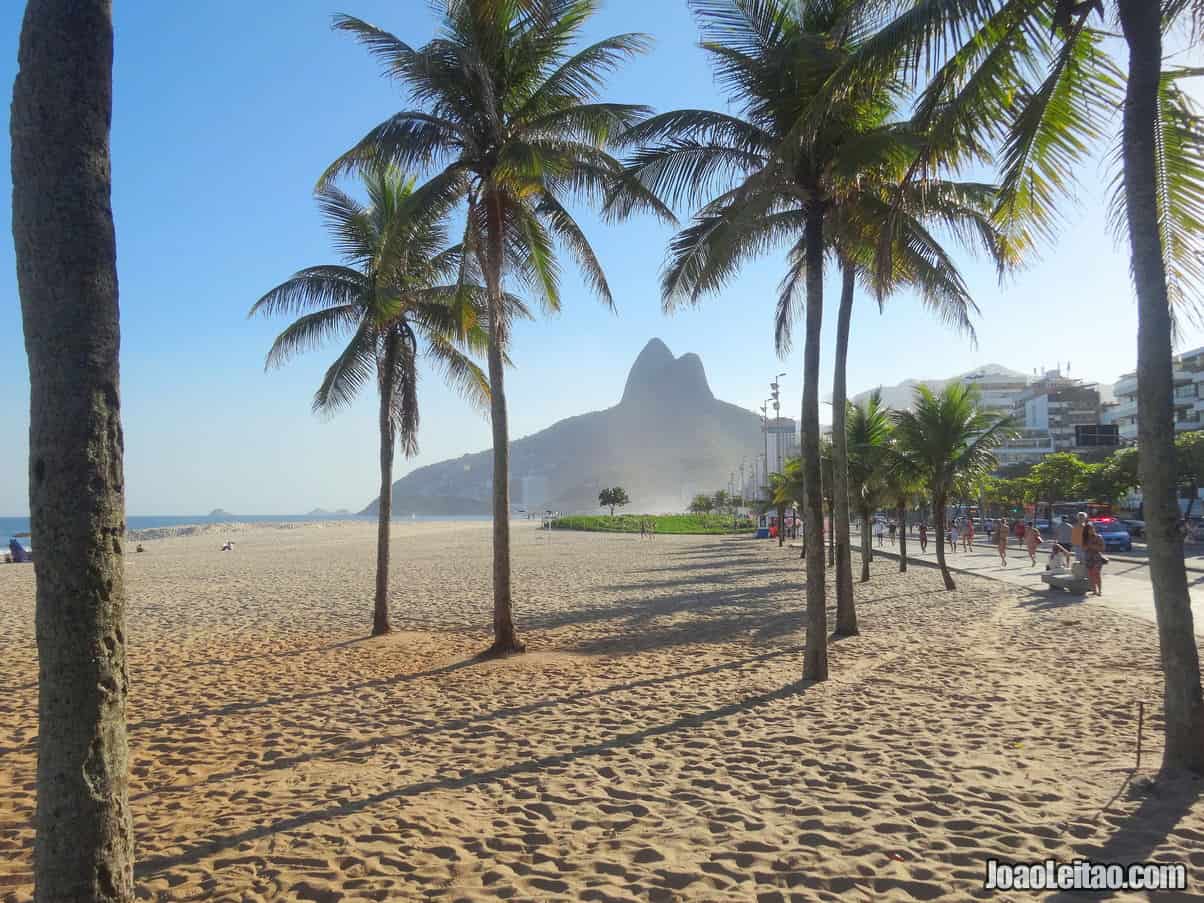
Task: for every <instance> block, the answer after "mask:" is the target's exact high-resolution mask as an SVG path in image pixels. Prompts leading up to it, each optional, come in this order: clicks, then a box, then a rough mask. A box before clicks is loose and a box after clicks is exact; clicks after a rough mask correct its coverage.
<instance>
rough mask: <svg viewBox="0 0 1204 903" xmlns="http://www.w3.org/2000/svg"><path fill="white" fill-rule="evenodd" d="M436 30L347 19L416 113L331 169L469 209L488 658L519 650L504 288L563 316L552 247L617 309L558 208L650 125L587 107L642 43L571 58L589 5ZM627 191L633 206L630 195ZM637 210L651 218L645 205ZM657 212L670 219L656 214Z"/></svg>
mask: <svg viewBox="0 0 1204 903" xmlns="http://www.w3.org/2000/svg"><path fill="white" fill-rule="evenodd" d="M436 5H437V7H438V8H439V10H440V13H441V19H442V23H441V24H442V32H441V34H440V35H438V36H437V37H435V38H434V39H433V40H431V41H430V42H428V43H427V44H425V45H424V46H422V47H420V48H418V49H414V48H412V47H410V46H409V45H407V44H405V43H404V42H403V41H400V40H398V39H397V38H396V37H394V36H393V35H391V34H389V33H388V32H386V31H383V30H382V29H379V28H377V27H375V26H373V25H369V24H368V23H366V22H364V21H361V20H360V19H356V18H353V17H351V16H337V17H336V18H335V20H334V24H335V28H337V29H340V30H343V31H347V32H350V33H351V34H353V35H354V36H355V37H356V38H357V39H358V40H359V41H360V42H361V43H362V44H364V45H365V46H366V47H367V48H368V50H369V51H370V52H371V53H372V54H373V55H374V56H376V57H377V58H378V59H379V60H380V61H381V62H382V63H383V64H384V66H385V69H386V72H387V74H388V75H389V76H391V77H393V78H395V79H397V80H398V81H399V82H401V83H402V85H403V86H404V87H405V88H406V89H407V91H408V92H409V94H410V98H411V100H412V102H413V103H414V107H413V108H411V109H408V110H405V111H402V112H399V113H397V114H395V115H393V116H392V117H390V118H389V119H387V120H385V121H384V122H382V123H381V124H380V125H378V126H376V127H375V128H374V129H372V130H371V131H370V132H368V134H367V135H365V136H364V137H363V138H362V139H361V140H360V141H359V143H358V144H356V145H355V147H353V148H352V149H351V150H349V151H348V152H347V153H345V154H343V156H341V157H340V158H339V159H338V160H336V161H335V162H334V163H333V164H332V165H331V167H330V168H329V169H328V170H327V172H326V174H325V176H324V177H323V179H324V180H326V179H329V178H331V177H333V176H334V175H336V174H338V173H340V172H343V171H345V170H348V169H354V168H357V167H361V166H364V165H365V164H370V163H372V162H373V161H382V160H384V161H389V162H392V163H394V164H395V165H398V166H403V167H412V166H422V167H434V168H435V169H436V170H437V172H436V174H435V175H434V176H433V177H432V179H431V183H432V185H435V186H438V193H441V194H442V195H443V196H445V197H448V198H459V199H462V200H464V202H465V205H466V218H465V233H464V241H463V244H464V248H465V251H466V254H467V255H471V256H472V257H473V258H475V260H476V262H477V266H478V268H479V269H480V271H481V273H482V274H483V276H484V282H485V288H486V295H487V323H488V335H489V339H490V341H489V348H488V360H489V384H490V386H491V388H492V394H491V398H490V419H491V422H492V428H493V604H494V612H493V628H494V642H493V646H492V647H491V650H490V651H491V652H492V653H495V654H505V653H511V652H521V651H522V650H523V648H524V645H523V643H522V642H520V640H519V638H518V634H517V632H516V631H515V627H514V615H513V599H512V594H511V580H510V520H509V518H510V480H509V427H508V425H507V410H506V394H505V385H504V373H503V367H504V362H505V349H506V347H507V341H508V338H509V335H510V322H509V319H510V318H509V316H508V313H507V305H506V302H505V288H504V284H505V283H506V281H510V282H513V283H517V284H518V285H520V286H522V287H523V288H524V289H526V290H528V291H530V292H532V293H533V294H535V295H536V296H537V297H538V298H539V299H540V301H541V302H542V303H543V305H544V307H545V308H546V309H548V310H556V309H558V308H559V306H560V267H559V265H558V263H557V259H556V253H555V251H556V245H557V243H558V242H559V244H560V245H561V246H563V247H564V248H565V249H567V251H568V252H569V254H570V255H571V256H572V258H573V259H574V261H575V262H576V264H577V266H578V267H579V268H580V269H581V271H582V273H583V274H584V276H585V281H586V283H587V284H588V285H589V286H590V287H591V288H592V289H593V290H594V292H595V293H596V294H597V295H598V296H599V297H600V298H601V299H602V300H603V302H605V303H606V304H607V305H612V306H613V299H612V297H611V292H610V287H609V286H608V285H607V281H606V277H605V274H604V273H603V271H602V266H601V264H600V263H599V261H598V259H597V257H596V256H595V254H594V251H593V248H592V247H591V246H590V244H589V241H588V240H587V239H586V237H585V233H584V232H583V231H582V229H581V227H580V226H579V225H578V224H577V222H576V220H575V219H574V218H573V216H572V215H571V214H570V212H569V210H568V208H567V207H566V202H567V201H568V200H569V199H570V198H574V197H576V198H583V199H585V200H600V199H601V197H602V195H603V193H605V192H608V191H612V190H614V189H615V188H616V186H617V185H618V184H619V183H620V181H621V180H620V178H619V177H620V175H621V170H622V168H621V166H620V165H619V163H618V161H617V160H615V159H614V158H613V157H612V156H610V154H609V153H607V152H606V148H607V147H608V146H609V145H610V144H612V143H613V141H614V139H615V136H616V135H618V134H619V133H620V132H622V131H624V130H625V129H627V128H628V127H629V126H630V125H632V124H633V123H634V122H635V121H637V120H638V119H639V118H640V117H642V116H644V115H646V113H647V111H646V110H645V109H644V108H643V107H639V106H633V105H630V104H618V103H602V102H597V101H596V98H597V96H598V94H599V92H600V90H601V88H602V85H603V83H604V81H605V78H606V75H607V74H608V73H609V72H611V71H613V70H614V69H615V68H617V67H618V66H619V65H620V64H621V63H622V62H624V61H625V60H626V59H628V58H630V57H631V56H633V55H635V54H637V53H640V52H642V51H643V50H644V49H645V48H647V47H648V46H649V42H648V39H647V38H645V37H644V36H643V35H637V34H624V35H616V36H613V37H608V38H604V39H602V40H600V41H597V42H596V43H594V44H591V45H589V46H587V47H584V48H581V49H579V50H577V51H576V52H572V47H573V45H574V44H575V43H576V41H577V39H578V38H579V36H580V34H581V31H582V29H583V28H584V26H585V24H586V22H587V21H588V20H589V18H590V17H591V16H592V15H593V14H594V12H595V10H596V8H597V5H598V0H438V2H437V4H436ZM626 191H627V192H635V193H638V194H641V195H643V194H644V193H643V192H641V191H640V189H639V186H635V185H630V186H628V187H627V189H626ZM641 203H642V205H643V206H645V207H647V208H650V209H654V210H661V208H660V205H659V204H658V203H657V202H656V200H655V199H653V198H649V197H642V198H641ZM661 212H662V213H663V214H664V215H668V211H664V210H661Z"/></svg>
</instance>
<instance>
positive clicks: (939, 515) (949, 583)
mask: <svg viewBox="0 0 1204 903" xmlns="http://www.w3.org/2000/svg"><path fill="white" fill-rule="evenodd" d="M945 501H946V499H945V496H944V494H941V495H934V496H933V497H932V509H933V510H932V517H933V521H934V523H935V525H936V563H937V567H939V568H940V569H941V579H943V580H944V581H945V589H957V584H956V583H954V582H953V575H952V574H950V573H949V566H948V565H947V564H945Z"/></svg>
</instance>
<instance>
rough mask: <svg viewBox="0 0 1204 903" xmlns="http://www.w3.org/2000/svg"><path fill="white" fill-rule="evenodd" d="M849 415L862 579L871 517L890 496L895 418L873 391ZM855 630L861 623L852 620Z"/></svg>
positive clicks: (865, 574) (865, 573) (868, 557)
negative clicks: (888, 477)
mask: <svg viewBox="0 0 1204 903" xmlns="http://www.w3.org/2000/svg"><path fill="white" fill-rule="evenodd" d="M846 405H847V407H848V409H849V410H848V414H847V416H846V418H845V421H846V426H845V431H846V445H847V446H848V449H849V453H848V473H849V476H848V479H849V488H850V490H851V494H852V497H853V498H855V499H856V500H857V510H858V513H859V514H860V515H861V582H862V583H865V582H866V581H868V580H869V579H870V562H871V561H873V560H874V551H873V542H872V539H873V537H872V536H871V535H870V534H871V521H872V519H873V515H874V512H875V511H877V510H878V508H879V506H880V505H881V504H882V502H883V501H884V500H886V488H887V486H886V473H887V465H888V458H887V451H888V446H889V444H890V441H891V421H890V415H889V414H888V412H887V410H886V408H884V407H883V406H882V398H881V396H879V394H878V393H877V392H875V393H873V394H872V395H871V396H870V397H869V398H868V399H866V402H865V404H864V405H862V406H858V405H852V404H848V403H847V402H846ZM852 629H853V632H854V633H855V632H856V631H857V623H856V621H855V620H854V622H853V624H852Z"/></svg>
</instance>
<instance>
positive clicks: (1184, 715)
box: [1118, 0, 1204, 773]
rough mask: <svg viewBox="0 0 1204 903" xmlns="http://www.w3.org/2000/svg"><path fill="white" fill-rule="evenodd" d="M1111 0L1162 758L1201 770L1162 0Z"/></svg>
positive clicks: (1203, 712)
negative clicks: (1181, 465) (1180, 491)
mask: <svg viewBox="0 0 1204 903" xmlns="http://www.w3.org/2000/svg"><path fill="white" fill-rule="evenodd" d="M1118 5H1119V8H1120V20H1121V27H1122V29H1123V31H1124V35H1125V40H1126V41H1127V42H1128V45H1129V79H1128V87H1127V94H1126V97H1125V109H1124V141H1123V153H1124V178H1125V206H1126V210H1127V213H1128V218H1129V242H1130V246H1131V249H1132V269H1133V281H1134V283H1135V285H1136V288H1137V311H1138V327H1137V410H1138V417H1137V436H1138V445H1139V446H1140V448H1141V455H1140V457H1139V458H1138V467H1139V468H1140V474H1141V486H1142V494H1143V496H1144V498H1145V522H1146V535H1147V537H1148V543H1149V556H1150V562H1149V564H1150V578H1151V581H1152V582H1153V584H1154V611H1155V614H1156V617H1157V620H1158V637H1159V644H1160V646H1161V649H1162V670H1163V678H1164V681H1165V693H1164V703H1163V705H1164V712H1165V718H1166V745H1165V747H1164V749H1163V755H1162V767H1163V769H1166V770H1170V769H1177V768H1187V769H1190V770H1192V771H1194V772H1197V773H1204V695H1202V694H1201V687H1200V660H1199V653H1198V651H1197V649H1196V633H1195V628H1194V625H1193V622H1192V612H1191V599H1190V597H1189V595H1188V587H1187V573H1186V571H1185V569H1184V563H1183V540H1182V538H1181V536H1180V534H1179V530H1178V525H1179V502H1178V499H1177V498H1176V485H1175V476H1176V473H1177V470H1176V467H1175V428H1174V399H1173V394H1174V381H1173V377H1172V363H1171V353H1172V345H1171V319H1170V305H1169V302H1168V296H1167V288H1166V269H1165V265H1164V263H1163V256H1162V255H1163V248H1162V244H1161V239H1160V232H1159V221H1158V203H1157V196H1156V185H1157V179H1156V176H1155V165H1156V162H1155V147H1154V141H1155V134H1156V131H1157V125H1158V86H1159V79H1160V77H1161V69H1162V34H1161V21H1160V19H1161V15H1160V12H1159V4H1157V3H1151V2H1149V0H1120V3H1119V4H1118Z"/></svg>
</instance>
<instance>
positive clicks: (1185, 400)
mask: <svg viewBox="0 0 1204 903" xmlns="http://www.w3.org/2000/svg"><path fill="white" fill-rule="evenodd" d="M1174 378H1175V396H1174V397H1175V432H1176V433H1182V432H1187V431H1188V430H1198V429H1200V428H1201V427H1204V419H1201V417H1202V415H1204V388H1202V387H1201V386H1202V384H1204V348H1196V349H1194V350H1192V351H1185V352H1183V353H1182V354H1177V355H1175V359H1174ZM1112 391H1113V394H1115V396H1116V404H1114V405H1109V406H1108V407H1107V408H1106V409H1105V417H1106V419H1107V420H1108V421H1109V422H1111V423H1114V424H1116V426H1117V427H1118V428H1119V432H1120V438H1121V441H1123V442H1136V441H1137V374H1136V373H1126V374H1125V375H1124V376H1122V377H1121V378H1120V379H1118V380H1117V381H1116V385H1115V386H1114V387H1113V389H1112Z"/></svg>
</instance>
